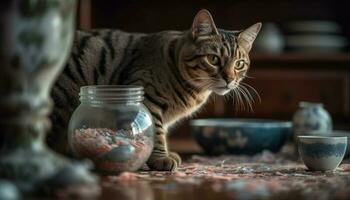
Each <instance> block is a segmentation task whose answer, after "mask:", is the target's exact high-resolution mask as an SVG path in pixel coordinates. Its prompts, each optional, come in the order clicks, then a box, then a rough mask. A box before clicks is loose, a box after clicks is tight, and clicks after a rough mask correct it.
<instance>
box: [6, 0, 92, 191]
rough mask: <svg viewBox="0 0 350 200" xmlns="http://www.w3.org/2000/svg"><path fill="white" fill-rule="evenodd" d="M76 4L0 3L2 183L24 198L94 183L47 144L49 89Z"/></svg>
mask: <svg viewBox="0 0 350 200" xmlns="http://www.w3.org/2000/svg"><path fill="white" fill-rule="evenodd" d="M75 2H76V1H75V0H8V1H1V2H0V65H1V73H0V94H1V100H0V130H1V132H0V134H1V139H2V140H3V146H2V147H1V150H0V177H1V178H5V179H8V180H10V181H11V182H13V183H14V184H15V185H16V186H17V187H18V188H19V189H20V190H22V191H25V192H31V191H35V190H38V189H39V188H40V187H45V188H50V187H51V186H52V188H54V187H55V186H57V185H59V186H60V187H62V186H65V185H69V184H72V183H74V184H76V185H77V184H78V185H79V184H81V185H91V186H94V185H96V183H97V179H96V177H95V176H92V175H91V174H90V173H89V172H88V170H87V168H86V167H85V166H83V165H80V164H72V163H71V162H70V161H69V160H68V159H66V158H64V157H62V156H60V155H58V154H56V153H55V152H53V151H51V150H50V149H48V147H47V146H46V144H45V134H46V132H47V131H48V129H49V128H50V126H51V122H50V120H49V119H48V115H49V114H50V112H51V109H52V106H53V105H52V100H51V98H50V90H51V86H52V84H53V82H54V80H55V78H56V77H57V76H58V75H59V73H60V72H61V70H63V66H64V63H65V62H66V58H67V57H68V56H69V54H70V48H71V46H72V42H73V36H74V21H75V8H76V3H75ZM78 171H79V173H76V172H78ZM61 177H65V179H64V180H63V179H62V178H61ZM50 184H51V185H50Z"/></svg>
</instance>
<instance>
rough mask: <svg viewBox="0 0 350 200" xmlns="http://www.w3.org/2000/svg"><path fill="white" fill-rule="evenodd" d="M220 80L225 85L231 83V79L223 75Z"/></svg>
mask: <svg viewBox="0 0 350 200" xmlns="http://www.w3.org/2000/svg"><path fill="white" fill-rule="evenodd" d="M222 78H223V79H224V81H225V82H226V84H227V85H228V84H230V83H231V81H232V79H231V78H230V77H229V76H227V75H223V77H222Z"/></svg>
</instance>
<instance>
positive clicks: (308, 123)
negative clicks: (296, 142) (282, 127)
mask: <svg viewBox="0 0 350 200" xmlns="http://www.w3.org/2000/svg"><path fill="white" fill-rule="evenodd" d="M293 131H294V138H296V137H297V136H300V135H329V134H331V131H332V119H331V117H330V115H329V113H328V112H327V111H326V110H325V109H324V108H323V105H322V104H320V103H310V102H300V103H299V109H298V110H297V111H296V113H295V114H294V116H293Z"/></svg>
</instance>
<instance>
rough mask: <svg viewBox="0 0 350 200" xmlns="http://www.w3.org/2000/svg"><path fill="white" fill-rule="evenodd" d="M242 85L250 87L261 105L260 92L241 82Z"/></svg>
mask: <svg viewBox="0 0 350 200" xmlns="http://www.w3.org/2000/svg"><path fill="white" fill-rule="evenodd" d="M240 84H241V85H242V86H245V87H248V88H249V89H250V90H252V91H253V92H254V94H255V95H256V96H257V97H258V100H259V103H261V97H260V95H259V93H258V91H256V89H255V88H253V87H252V86H251V85H249V84H247V83H243V82H241V83H240Z"/></svg>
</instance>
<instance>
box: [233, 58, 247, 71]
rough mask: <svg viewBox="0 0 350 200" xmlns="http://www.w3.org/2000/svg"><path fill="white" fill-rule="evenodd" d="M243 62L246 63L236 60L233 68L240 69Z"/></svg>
mask: <svg viewBox="0 0 350 200" xmlns="http://www.w3.org/2000/svg"><path fill="white" fill-rule="evenodd" d="M245 64H246V63H245V61H244V60H237V61H236V62H235V69H236V70H241V69H243V68H244V66H245Z"/></svg>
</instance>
